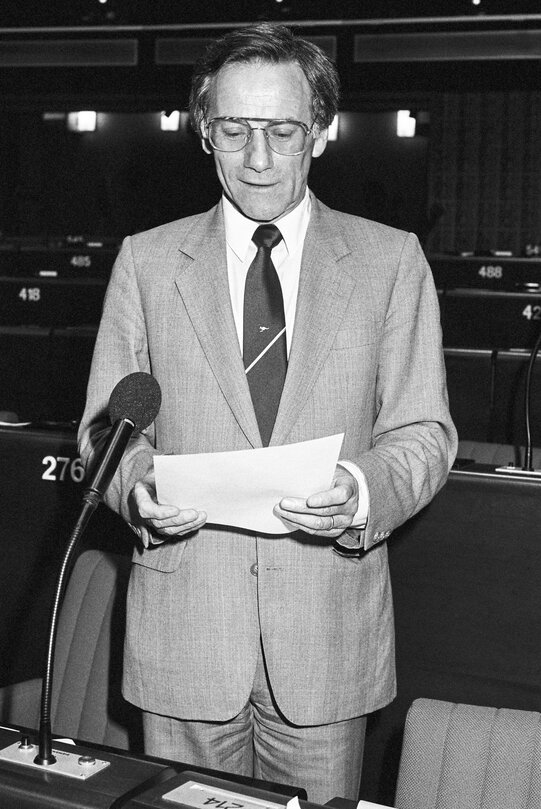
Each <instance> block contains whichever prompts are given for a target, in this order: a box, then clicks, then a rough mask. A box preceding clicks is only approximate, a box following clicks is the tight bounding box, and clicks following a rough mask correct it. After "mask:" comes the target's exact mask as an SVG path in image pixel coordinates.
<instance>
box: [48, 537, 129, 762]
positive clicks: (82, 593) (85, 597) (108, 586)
mask: <svg viewBox="0 0 541 809" xmlns="http://www.w3.org/2000/svg"><path fill="white" fill-rule="evenodd" d="M129 571H130V559H129V557H126V556H120V555H115V554H111V553H104V552H103V551H97V550H88V551H84V552H83V553H82V554H81V556H80V557H79V558H78V559H77V561H76V563H75V565H74V568H73V571H72V573H71V577H70V580H69V583H68V586H67V588H66V595H65V598H64V602H63V604H62V609H61V615H60V619H59V624H58V635H57V647H56V659H55V671H54V680H53V694H52V700H51V720H52V728H53V733H54V734H55V735H59V734H62V735H63V736H69V737H71V738H78V739H82V740H85V741H91V742H96V743H98V744H106V745H110V746H111V747H119V748H122V749H129V750H131V751H133V752H140V751H141V750H142V733H141V727H140V716H139V711H138V710H137V709H136V708H134V706H132V705H130V704H129V703H128V702H126V701H125V700H124V698H123V697H122V695H121V679H122V658H123V646H124V632H125V614H126V611H125V602H126V590H127V585H128V578H129Z"/></svg>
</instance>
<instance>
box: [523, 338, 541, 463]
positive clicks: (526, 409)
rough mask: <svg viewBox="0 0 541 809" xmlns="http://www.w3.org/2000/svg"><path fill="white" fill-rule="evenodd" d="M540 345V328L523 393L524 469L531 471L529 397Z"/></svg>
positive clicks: (530, 396) (531, 355)
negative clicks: (524, 429) (524, 427)
mask: <svg viewBox="0 0 541 809" xmlns="http://www.w3.org/2000/svg"><path fill="white" fill-rule="evenodd" d="M540 347H541V330H540V332H539V334H538V336H537V340H536V341H535V344H534V347H533V348H532V351H531V353H530V361H529V362H528V370H527V372H526V387H525V393H524V421H525V426H526V450H525V454H524V467H523V468H524V471H526V472H532V471H533V464H532V454H533V450H532V434H531V425H530V411H531V399H532V376H533V369H534V366H535V360H536V357H537V354H538V351H539V348H540Z"/></svg>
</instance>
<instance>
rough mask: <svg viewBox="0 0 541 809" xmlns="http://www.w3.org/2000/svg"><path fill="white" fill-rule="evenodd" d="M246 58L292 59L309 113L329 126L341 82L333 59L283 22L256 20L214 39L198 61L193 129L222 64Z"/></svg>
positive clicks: (273, 61) (192, 105) (203, 112)
mask: <svg viewBox="0 0 541 809" xmlns="http://www.w3.org/2000/svg"><path fill="white" fill-rule="evenodd" d="M239 62H240V63H246V62H263V63H265V62H268V63H271V64H280V63H295V64H297V65H298V66H299V67H300V68H301V70H302V72H303V73H304V75H305V76H306V79H307V81H308V84H309V86H310V90H311V95H312V117H313V120H314V122H315V123H316V125H317V126H318V128H319V129H320V130H321V129H326V127H328V126H329V125H330V124H331V122H332V120H333V118H334V116H335V114H336V111H337V108H338V96H339V92H340V82H339V79H338V72H337V70H336V67H335V65H334V63H333V62H332V60H331V59H330V58H329V57H328V56H327V55H326V54H325V53H324V51H322V50H321V48H319V47H318V46H317V45H314V44H313V43H312V42H308V40H306V39H302V38H301V37H296V36H294V35H293V33H292V31H291V30H290V29H289V28H287V27H286V26H285V25H276V24H273V23H258V24H256V25H249V26H246V27H245V28H239V29H238V30H236V31H230V32H229V33H227V34H225V35H224V36H223V37H220V38H219V39H217V40H215V41H214V42H213V43H212V44H211V45H210V46H209V47H208V48H207V50H206V52H205V54H204V55H203V57H202V58H201V59H199V61H198V62H197V64H196V66H195V70H194V74H193V78H192V88H191V93H190V104H189V107H190V121H191V123H192V126H193V128H194V129H195V130H196V132H199V131H200V124H201V122H202V121H203V120H204V119H205V117H206V114H207V110H208V106H209V97H210V92H211V89H212V85H213V81H214V79H215V77H216V75H217V73H218V71H219V70H220V68H222V67H223V66H224V65H231V64H238V63H239Z"/></svg>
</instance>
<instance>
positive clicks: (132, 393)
mask: <svg viewBox="0 0 541 809" xmlns="http://www.w3.org/2000/svg"><path fill="white" fill-rule="evenodd" d="M161 403H162V394H161V390H160V386H159V385H158V383H157V382H156V380H155V379H154V377H153V376H151V375H150V374H145V373H143V372H136V373H133V374H129V375H128V376H125V377H124V378H123V379H121V380H120V382H118V384H117V385H116V386H115V388H114V389H113V392H112V393H111V397H110V399H109V419H110V421H111V424H112V425H113V427H112V429H111V432H110V434H109V438H108V439H107V442H106V444H105V447H104V449H103V452H102V454H101V457H100V460H99V462H98V463H97V465H96V466H95V467H94V469H93V472H92V476H91V479H90V482H89V484H88V486H87V487H86V488H85V490H84V494H83V500H84V501H85V502H87V503H91V504H94V503H95V505H96V506H97V505H98V503H99V502H100V501H101V500H102V499H103V496H104V494H105V492H106V491H107V489H108V487H109V484H110V483H111V480H112V479H113V476H114V474H115V472H116V470H117V468H118V465H119V463H120V461H121V459H122V456H123V454H124V451H125V449H126V447H127V445H128V441H129V440H130V438H131V436H132V434H133V433H134V432H138V433H139V432H141V431H142V430H144V429H146V427H148V426H149V425H150V424H152V422H153V421H154V419H155V418H156V416H157V415H158V412H159V410H160V405H161Z"/></svg>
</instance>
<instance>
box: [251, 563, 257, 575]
mask: <svg viewBox="0 0 541 809" xmlns="http://www.w3.org/2000/svg"><path fill="white" fill-rule="evenodd" d="M250 573H251V574H252V576H257V562H254V564H253V565H251V566H250Z"/></svg>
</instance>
